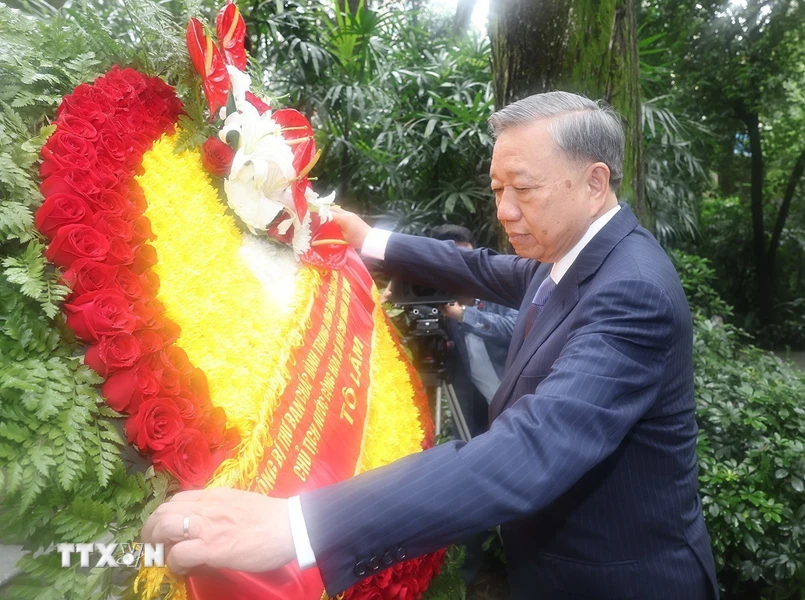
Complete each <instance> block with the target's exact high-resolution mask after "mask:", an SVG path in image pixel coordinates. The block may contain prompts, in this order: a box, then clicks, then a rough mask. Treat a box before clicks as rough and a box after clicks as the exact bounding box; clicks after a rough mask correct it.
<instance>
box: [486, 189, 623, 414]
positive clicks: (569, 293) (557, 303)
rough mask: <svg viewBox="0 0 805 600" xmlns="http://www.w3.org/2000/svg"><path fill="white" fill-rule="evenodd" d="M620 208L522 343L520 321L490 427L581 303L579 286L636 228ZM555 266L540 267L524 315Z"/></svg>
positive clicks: (522, 322)
mask: <svg viewBox="0 0 805 600" xmlns="http://www.w3.org/2000/svg"><path fill="white" fill-rule="evenodd" d="M620 207H621V209H620V210H619V211H618V212H617V213H616V214H615V216H614V217H612V219H611V220H610V221H609V223H607V224H606V225H605V226H604V227H603V229H601V231H599V232H598V233H597V234H596V235H595V237H593V239H592V240H590V242H589V243H588V244H587V245H586V246H585V247H584V249H583V250H582V251H581V253H580V254H579V256H578V257H577V258H576V260H575V261H574V262H573V265H572V266H571V267H570V269H568V271H567V273H565V275H564V277H562V280H561V281H560V282H559V284H558V285H557V286H556V290H555V291H554V293H553V295H552V296H551V298H550V300H548V302H547V304H546V305H545V308H544V309H543V311H542V313H541V314H540V315H539V316H538V317H537V320H536V321H535V323H534V326H533V327H532V329H531V332H530V333H529V335H528V337H527V338H525V339H523V338H524V335H525V320H526V319H525V315H523V318H520V319H518V320H517V324H516V326H515V331H514V333H513V335H512V344H511V346H510V348H509V357H508V359H507V361H506V373H505V375H504V377H503V381H502V382H501V384H500V388H498V391H497V393H496V394H495V397H494V398H493V399H492V403H491V404H490V406H489V421H490V423H491V422H492V421H493V420H494V419H495V418H497V416H498V415H499V414H500V413H501V412H502V411H503V409H504V408H505V407H506V405H507V404H508V403H509V402H510V401H511V400H513V399H514V398H512V397H511V396H512V392H513V391H514V387H515V385H516V384H517V380H518V378H519V377H520V375H521V374H522V372H523V369H524V368H525V366H526V365H527V364H528V362H529V361H530V360H531V358H532V357H533V356H534V354H535V353H536V352H537V350H539V347H540V346H542V344H543V343H545V340H547V339H548V336H550V335H551V333H553V332H554V330H555V329H556V328H557V327H558V326H559V324H560V323H561V322H562V321H564V319H565V318H566V317H567V315H568V314H570V311H571V310H573V308H574V307H575V306H576V304H577V303H578V301H579V286H580V285H581V284H582V283H584V281H586V280H587V279H589V278H590V277H592V276H593V275H594V274H595V273H596V271H598V268H599V267H600V266H601V264H602V263H603V262H604V259H606V257H607V256H608V255H609V253H610V252H612V249H613V248H614V247H615V246H617V245H618V244H619V243H620V241H621V240H622V239H623V238H625V237H626V236H627V235H628V234H629V233H630V232H631V231H632V230H634V228H635V227H637V225H638V223H637V217H635V215H634V213H633V212H632V210H631V209H630V208H629V206H628V205H627V204H625V203H623V202H621V203H620ZM552 266H553V265H550V264H545V265H540V267H539V268H538V269H537V272H536V273H535V274H534V279H533V280H532V282H531V285H530V286H529V288H528V293H527V296H526V298H524V299H523V304H522V306H521V307H520V312H521V314H522V313H523V311H524V310H527V309H528V306H529V305H530V303H531V301H532V300H533V298H534V294H535V293H536V290H537V288H538V287H539V284H540V283H542V280H543V279H544V278H545V277H547V276H548V274H549V273H550V270H551V267H552Z"/></svg>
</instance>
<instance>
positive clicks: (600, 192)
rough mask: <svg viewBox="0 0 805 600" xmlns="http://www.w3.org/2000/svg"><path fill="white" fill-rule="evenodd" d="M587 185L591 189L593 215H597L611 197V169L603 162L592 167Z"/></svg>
mask: <svg viewBox="0 0 805 600" xmlns="http://www.w3.org/2000/svg"><path fill="white" fill-rule="evenodd" d="M587 184H588V186H589V188H590V200H591V210H592V211H593V212H592V214H594V215H595V214H597V213H598V211H600V210H601V208H602V207H603V206H604V203H605V202H606V201H607V198H608V197H609V167H608V166H606V165H605V164H604V163H602V162H597V163H594V164H592V165H590V167H589V170H588V177H587Z"/></svg>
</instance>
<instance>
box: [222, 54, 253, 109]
mask: <svg viewBox="0 0 805 600" xmlns="http://www.w3.org/2000/svg"><path fill="white" fill-rule="evenodd" d="M226 72H227V73H229V81H231V82H232V95H233V96H234V97H235V106H238V108H240V106H239V105H240V103H242V102H246V92H248V91H249V88H250V87H251V85H252V78H251V77H249V76H248V75H247V74H246V73H244V72H243V71H240V70H238V69H237V68H235V67H233V66H232V65H227V66H226Z"/></svg>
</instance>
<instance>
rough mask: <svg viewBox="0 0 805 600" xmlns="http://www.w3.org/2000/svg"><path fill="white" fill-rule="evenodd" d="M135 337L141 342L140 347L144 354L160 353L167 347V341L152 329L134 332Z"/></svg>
mask: <svg viewBox="0 0 805 600" xmlns="http://www.w3.org/2000/svg"><path fill="white" fill-rule="evenodd" d="M134 337H135V338H137V341H138V342H140V347H141V348H142V349H143V353H144V354H153V353H154V352H159V351H160V350H162V349H163V348H164V347H165V340H163V339H162V336H160V335H159V334H158V333H157V332H156V331H153V330H151V329H141V330H140V331H135V332H134Z"/></svg>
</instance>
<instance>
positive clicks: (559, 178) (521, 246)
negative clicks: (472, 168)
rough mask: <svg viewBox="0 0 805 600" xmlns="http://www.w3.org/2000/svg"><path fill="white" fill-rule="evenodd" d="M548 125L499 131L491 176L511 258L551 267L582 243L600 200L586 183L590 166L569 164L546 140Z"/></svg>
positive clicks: (588, 181) (541, 123)
mask: <svg viewBox="0 0 805 600" xmlns="http://www.w3.org/2000/svg"><path fill="white" fill-rule="evenodd" d="M549 123H550V121H549V120H547V119H543V120H541V121H538V122H536V123H531V124H528V125H520V126H516V127H510V128H508V129H506V130H504V131H503V132H502V133H501V134H500V135H499V136H498V139H497V141H496V142H495V149H494V151H493V153H492V166H491V169H490V176H491V178H492V191H493V192H494V194H495V204H496V205H497V217H498V220H499V221H500V222H501V224H502V225H503V227H504V228H505V229H506V233H507V234H508V236H509V241H510V242H511V245H512V246H513V247H514V250H515V252H517V254H519V255H520V256H524V257H526V258H533V259H535V260H539V261H541V262H548V263H552V262H556V261H557V260H559V259H560V258H562V256H564V255H565V254H566V253H567V252H568V251H569V250H570V249H571V248H572V247H573V246H574V245H575V244H576V242H578V240H579V239H581V236H582V235H584V232H585V231H586V230H587V227H589V225H590V223H591V222H592V220H593V217H594V216H595V215H596V213H597V212H598V211H599V210H600V208H601V205H602V199H601V197H600V196H601V194H600V193H595V189H594V188H595V182H591V173H592V172H591V169H592V166H591V165H582V164H579V163H577V162H574V161H573V160H571V159H570V158H568V157H567V156H566V155H565V154H564V152H562V151H561V150H560V149H559V148H558V147H557V146H556V144H555V143H554V142H553V140H552V139H551V136H550V134H549V132H548V129H547V127H548V124H549ZM597 164H599V165H600V164H601V163H597ZM599 179H600V177H599ZM591 183H592V186H591Z"/></svg>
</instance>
